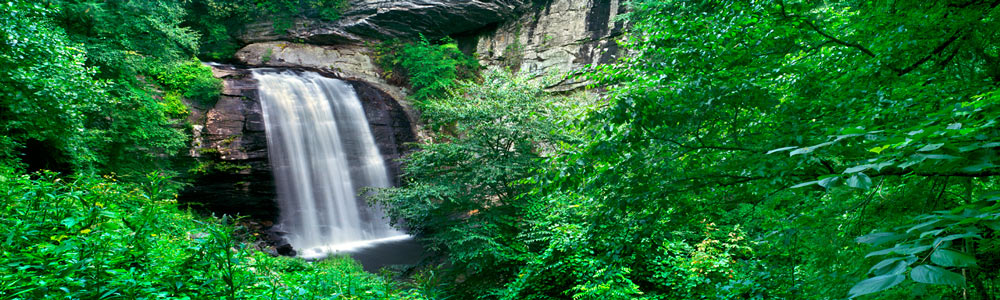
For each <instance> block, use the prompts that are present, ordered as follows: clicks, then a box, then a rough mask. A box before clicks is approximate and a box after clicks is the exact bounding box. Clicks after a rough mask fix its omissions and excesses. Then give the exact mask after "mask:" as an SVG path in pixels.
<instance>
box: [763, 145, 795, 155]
mask: <svg viewBox="0 0 1000 300" xmlns="http://www.w3.org/2000/svg"><path fill="white" fill-rule="evenodd" d="M795 148H798V147H795V146H791V147H782V148H778V149H774V150H771V151H767V154H772V153H775V152H781V151H788V150H792V149H795Z"/></svg>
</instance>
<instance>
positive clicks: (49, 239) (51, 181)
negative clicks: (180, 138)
mask: <svg viewBox="0 0 1000 300" xmlns="http://www.w3.org/2000/svg"><path fill="white" fill-rule="evenodd" d="M133 181H135V182H133V183H125V182H121V181H118V180H117V178H116V177H114V176H104V177H103V178H102V177H96V176H77V177H74V178H68V177H60V176H57V174H54V173H40V174H33V175H31V176H29V175H27V174H24V173H22V172H20V171H17V170H15V169H13V168H10V167H7V166H4V165H0V191H3V192H2V194H0V213H2V215H3V216H4V218H2V219H0V249H3V250H2V251H0V264H2V265H3V266H4V268H0V298H4V299H65V298H70V299H105V298H125V299H150V298H172V299H223V298H225V299H303V298H306V299H321V298H344V299H424V298H422V296H421V294H420V293H419V292H418V291H416V290H409V291H402V290H400V288H399V287H398V286H396V285H395V284H394V283H393V282H391V281H388V280H387V279H386V278H381V277H379V276H376V275H373V274H370V273H366V272H364V271H363V270H362V269H361V266H360V265H358V264H357V262H354V261H353V260H351V259H349V258H344V257H337V258H331V259H328V260H324V261H322V262H318V263H309V262H305V261H303V260H301V259H295V258H284V257H270V256H268V255H266V254H264V253H262V252H259V251H256V250H255V249H253V248H252V246H250V242H251V240H250V239H252V236H251V235H249V234H248V233H247V232H246V230H242V229H239V228H236V227H233V226H232V225H230V224H233V221H232V219H231V218H228V217H223V218H221V219H215V218H209V219H206V218H202V217H197V216H195V215H193V214H192V213H191V212H184V211H181V210H179V209H178V206H177V205H176V203H175V200H174V199H175V197H176V194H175V192H176V191H177V188H178V185H177V184H174V183H172V182H171V181H170V180H169V179H168V178H166V177H164V176H163V175H161V174H150V175H149V176H147V177H146V178H144V179H142V180H133ZM241 232H242V234H240V233H241Z"/></svg>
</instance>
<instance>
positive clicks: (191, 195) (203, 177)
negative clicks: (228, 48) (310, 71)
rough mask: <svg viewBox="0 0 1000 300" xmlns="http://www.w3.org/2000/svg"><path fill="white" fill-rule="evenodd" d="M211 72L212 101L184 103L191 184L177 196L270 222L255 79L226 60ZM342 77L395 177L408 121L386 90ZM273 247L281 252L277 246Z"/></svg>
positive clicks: (411, 137)
mask: <svg viewBox="0 0 1000 300" xmlns="http://www.w3.org/2000/svg"><path fill="white" fill-rule="evenodd" d="M316 71H320V72H323V71H322V70H316ZM213 73H214V74H215V75H216V77H218V78H221V79H222V80H223V84H224V87H223V94H222V95H221V96H220V97H219V100H218V102H216V103H214V104H197V103H189V108H190V110H191V112H192V113H191V116H190V117H189V119H188V121H189V122H191V124H193V126H192V127H193V141H192V147H191V150H190V151H189V153H188V158H187V161H188V163H187V164H188V165H190V169H191V170H193V172H191V173H193V175H192V176H191V177H190V178H187V179H188V181H190V182H191V183H192V185H191V186H190V187H188V188H187V189H185V190H184V192H183V193H181V195H180V197H179V201H180V202H181V203H184V204H188V205H192V206H194V207H195V208H201V209H205V210H207V211H211V212H213V213H216V214H230V215H237V214H239V215H245V216H251V217H252V218H253V219H256V220H260V221H261V222H276V221H277V220H278V213H279V211H278V205H277V202H276V199H277V192H276V190H275V185H274V177H273V174H272V172H271V166H270V164H269V161H268V152H267V135H266V132H265V130H266V126H265V124H264V117H263V110H262V109H261V103H260V97H259V92H258V90H257V82H256V80H254V79H253V78H252V75H251V73H250V71H249V70H246V69H239V68H235V67H232V66H214V67H213ZM323 74H324V75H328V76H331V77H338V76H337V74H333V73H328V72H324V73H323ZM347 80H348V82H350V83H351V84H352V85H353V86H354V88H355V90H356V92H357V94H358V98H359V99H361V102H362V106H363V107H364V110H365V114H366V116H367V118H368V122H369V124H370V126H371V130H372V133H373V134H374V136H375V141H376V144H377V145H378V147H379V150H380V151H381V154H382V156H383V157H384V159H385V162H386V165H387V166H388V167H389V172H390V174H389V175H390V176H391V177H390V178H392V180H394V181H395V182H396V183H398V181H399V179H398V174H399V172H400V165H399V161H398V159H399V158H400V157H402V156H404V155H405V154H407V153H409V152H410V151H412V149H411V148H410V145H409V144H410V143H413V142H415V141H416V136H415V133H414V129H413V127H412V126H411V124H412V123H411V122H410V119H409V118H408V115H407V113H406V112H405V111H404V109H403V107H402V106H401V105H400V104H399V103H398V102H397V101H396V100H395V99H394V97H393V96H391V95H390V94H389V93H386V92H385V91H383V90H381V89H380V88H378V87H376V86H375V85H373V84H370V83H368V82H366V81H362V80H358V79H347ZM275 246H280V245H275ZM278 250H279V252H282V249H280V247H279V249H278Z"/></svg>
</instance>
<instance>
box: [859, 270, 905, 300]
mask: <svg viewBox="0 0 1000 300" xmlns="http://www.w3.org/2000/svg"><path fill="white" fill-rule="evenodd" d="M904 279H906V276H903V275H882V276H875V277H872V278H868V279H865V280H862V281H861V282H858V284H855V285H854V287H852V288H851V291H850V292H849V293H850V294H851V298H854V297H857V296H861V295H867V294H871V293H877V292H881V291H884V290H887V289H889V288H892V287H894V286H896V285H898V284H899V283H901V282H903V280H904Z"/></svg>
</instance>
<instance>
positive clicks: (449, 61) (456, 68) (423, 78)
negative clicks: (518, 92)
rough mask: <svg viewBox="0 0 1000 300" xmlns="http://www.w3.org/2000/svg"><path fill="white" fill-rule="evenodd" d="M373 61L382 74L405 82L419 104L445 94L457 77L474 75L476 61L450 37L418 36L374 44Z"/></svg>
mask: <svg viewBox="0 0 1000 300" xmlns="http://www.w3.org/2000/svg"><path fill="white" fill-rule="evenodd" d="M374 50H375V61H376V63H378V64H379V66H380V67H382V69H383V70H384V71H385V74H383V76H385V77H387V78H390V79H399V78H401V79H402V81H405V82H407V83H409V85H410V87H411V90H412V95H413V96H412V97H413V99H415V100H417V104H418V105H422V104H423V102H424V101H425V100H427V99H432V98H441V97H445V96H447V93H448V90H449V89H450V88H454V87H456V86H457V84H458V81H460V80H471V79H473V78H476V76H478V75H477V74H478V72H479V69H480V66H479V61H478V60H476V59H475V57H471V56H468V55H465V54H464V53H462V51H460V50H459V49H458V44H456V43H455V41H454V40H451V39H448V38H445V39H442V40H441V41H440V43H431V42H430V41H428V40H427V38H425V37H423V36H421V37H420V40H417V41H415V42H411V43H400V42H388V43H384V44H380V45H376V46H375V47H374Z"/></svg>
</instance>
